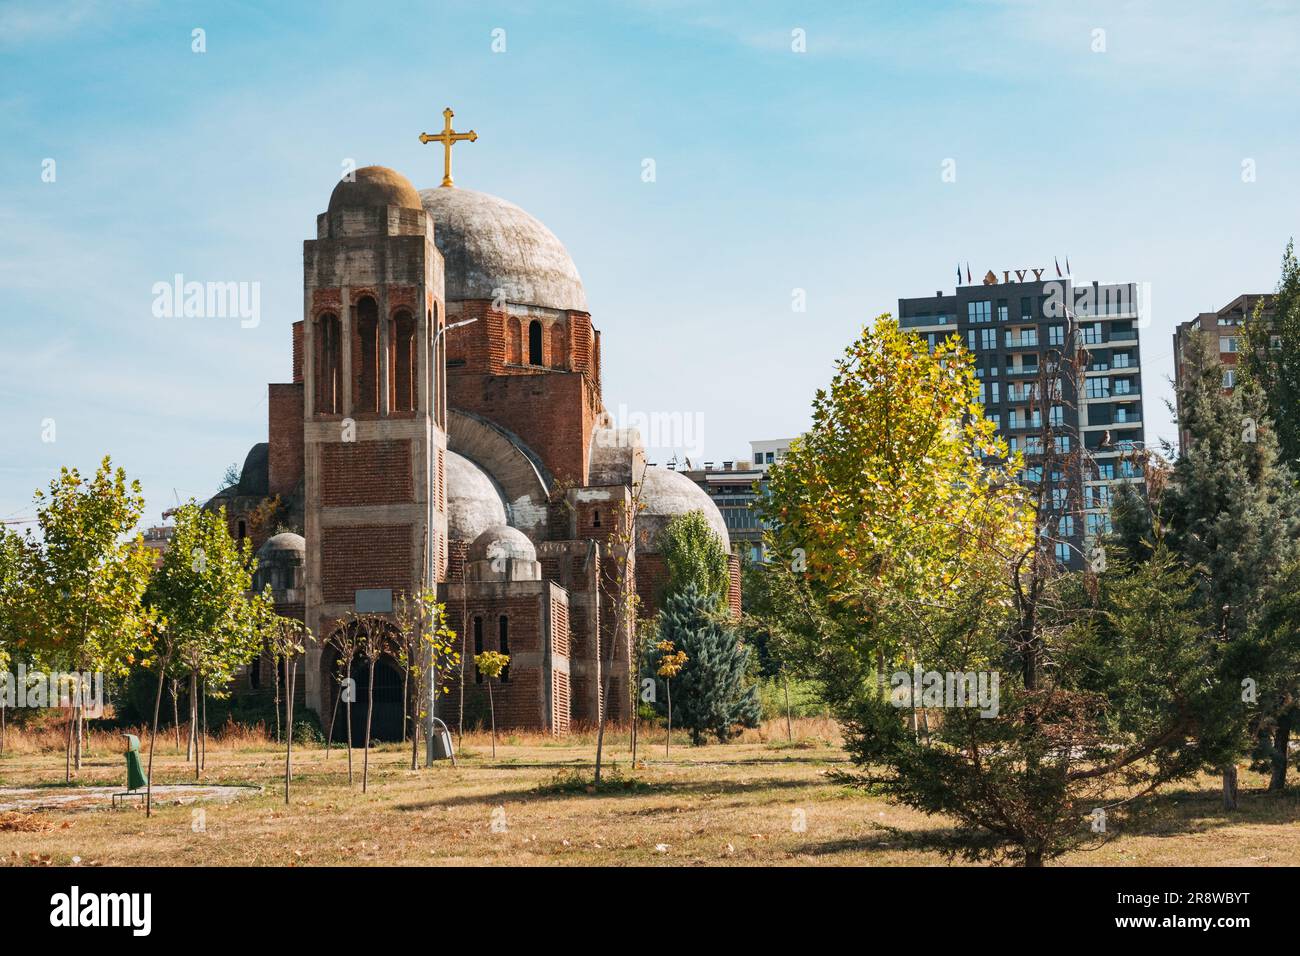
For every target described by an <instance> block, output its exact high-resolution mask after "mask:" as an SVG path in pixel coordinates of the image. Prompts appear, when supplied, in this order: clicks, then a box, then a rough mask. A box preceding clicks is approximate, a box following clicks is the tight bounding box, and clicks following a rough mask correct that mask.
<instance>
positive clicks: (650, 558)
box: [636, 554, 668, 619]
mask: <svg viewBox="0 0 1300 956" xmlns="http://www.w3.org/2000/svg"><path fill="white" fill-rule="evenodd" d="M667 584H668V563H667V562H666V561H665V560H664V556H663V555H662V554H638V555H637V556H636V594H637V597H639V598H640V599H641V607H640V609H639V610H640V617H641V618H642V619H645V618H650V617H654V616H655V615H656V614H658V613H659V609H660V607H662V604H663V595H664V587H665V586H666V585H667Z"/></svg>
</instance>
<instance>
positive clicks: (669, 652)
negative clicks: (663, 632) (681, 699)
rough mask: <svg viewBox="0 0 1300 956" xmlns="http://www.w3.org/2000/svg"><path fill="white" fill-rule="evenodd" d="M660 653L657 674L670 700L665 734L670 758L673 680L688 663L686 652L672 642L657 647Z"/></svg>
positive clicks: (661, 643) (666, 748) (662, 642)
mask: <svg viewBox="0 0 1300 956" xmlns="http://www.w3.org/2000/svg"><path fill="white" fill-rule="evenodd" d="M655 649H656V650H657V651H658V652H659V666H658V668H656V670H655V674H656V675H657V676H659V677H661V678H663V682H664V691H665V693H666V696H667V698H668V732H667V733H666V734H664V756H665V757H667V756H668V748H669V746H671V744H672V741H673V678H674V677H676V676H677V675H678V674H680V673H681V672H682V667H683V665H685V663H686V660H687V658H686V652H685V651H679V650H677V648H675V647H673V642H672V641H660V642H659V643H658V644H656V645H655Z"/></svg>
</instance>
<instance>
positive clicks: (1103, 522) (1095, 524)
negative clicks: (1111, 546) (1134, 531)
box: [1084, 514, 1111, 538]
mask: <svg viewBox="0 0 1300 956" xmlns="http://www.w3.org/2000/svg"><path fill="white" fill-rule="evenodd" d="M1084 527H1085V528H1087V529H1088V536H1089V537H1092V538H1095V537H1096V536H1097V535H1099V534H1110V529H1111V525H1110V515H1108V514H1100V515H1099V514H1090V515H1085V516H1084Z"/></svg>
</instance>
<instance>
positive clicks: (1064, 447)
mask: <svg viewBox="0 0 1300 956" xmlns="http://www.w3.org/2000/svg"><path fill="white" fill-rule="evenodd" d="M1069 450H1070V436H1069V435H1057V436H1056V451H1057V453H1058V454H1062V455H1063V454H1065V453H1066V452H1068V451H1069Z"/></svg>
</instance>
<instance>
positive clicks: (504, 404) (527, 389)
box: [447, 301, 600, 483]
mask: <svg viewBox="0 0 1300 956" xmlns="http://www.w3.org/2000/svg"><path fill="white" fill-rule="evenodd" d="M490 306H491V303H490V302H487V301H473V302H464V303H461V312H460V319H461V320H464V319H470V318H477V319H478V321H477V322H475V323H474V324H473V325H468V326H465V327H463V328H459V329H455V330H453V331H451V332H448V333H447V358H448V361H449V362H453V363H458V364H453V365H451V366H450V367H449V368H448V373H447V400H448V402H449V403H450V404H451V406H452V407H453V408H460V409H464V410H466V411H471V412H475V413H477V414H480V415H482V416H483V417H485V418H487V419H489V420H490V421H494V422H496V423H498V424H499V425H502V426H503V427H505V428H508V429H509V430H510V431H512V432H514V433H515V434H516V435H518V436H519V437H520V438H522V439H523V440H524V441H525V442H526V443H527V444H528V446H529V447H530V448H532V449H533V450H534V451H536V452H537V454H538V455H540V456H541V458H542V461H543V462H545V464H546V467H547V468H549V469H550V471H551V473H552V474H553V475H555V476H556V477H557V478H562V479H563V478H569V479H572V480H575V481H578V482H579V483H582V482H585V481H586V476H587V448H588V447H589V445H590V443H591V432H592V428H593V427H594V425H595V421H596V417H597V415H598V414H599V411H600V359H599V348H598V346H597V345H596V344H595V343H594V341H593V337H594V330H593V329H592V327H591V318H590V317H589V316H587V315H585V314H583V313H580V312H570V313H568V315H567V318H566V319H563V320H560V322H559V323H558V324H557V323H549V324H550V325H551V328H552V330H553V329H555V328H559V327H560V326H561V325H563V324H565V323H567V324H568V329H567V332H566V331H565V330H563V329H561V331H560V332H559V334H551V332H546V333H545V334H543V336H542V357H543V361H544V364H546V365H547V366H549V368H546V369H539V368H534V367H527V366H524V365H522V364H520V363H519V361H518V359H519V356H518V355H514V354H512V348H513V349H515V350H516V351H518V350H519V349H523V350H526V349H527V332H526V326H527V323H526V322H522V321H521V320H520V318H519V317H518V316H507V315H505V314H503V313H501V312H494V311H492V310H491V308H490ZM516 322H520V323H521V325H520V327H521V329H522V330H523V331H521V338H522V342H521V343H520V344H519V345H514V344H512V342H511V329H512V328H513V326H514V325H515V323H516ZM544 324H548V323H544ZM557 345H558V347H559V348H561V349H562V350H563V354H560V355H556V354H554V351H555V349H556V347H557ZM567 368H571V369H573V370H574V371H572V372H569V371H562V369H567Z"/></svg>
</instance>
